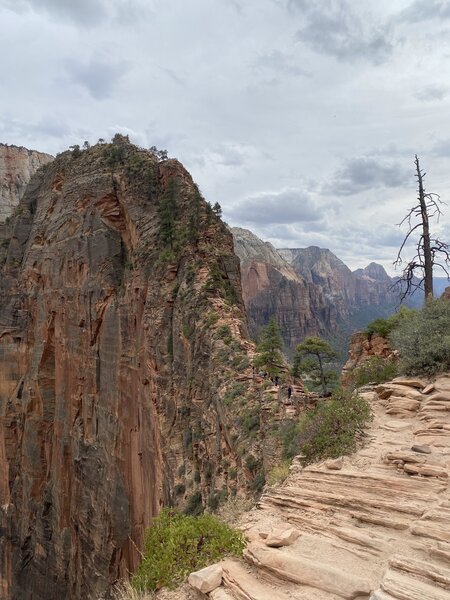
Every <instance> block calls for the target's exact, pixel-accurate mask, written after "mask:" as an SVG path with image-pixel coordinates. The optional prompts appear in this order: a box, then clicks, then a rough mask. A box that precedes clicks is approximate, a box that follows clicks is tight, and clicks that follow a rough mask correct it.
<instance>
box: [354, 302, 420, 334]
mask: <svg viewBox="0 0 450 600" xmlns="http://www.w3.org/2000/svg"><path fill="white" fill-rule="evenodd" d="M416 312H417V311H416V310H414V309H412V308H407V307H406V306H402V307H400V310H399V311H398V312H396V313H394V314H393V315H391V316H390V317H388V318H387V319H383V318H381V317H380V318H379V319H375V320H374V321H372V322H371V323H369V324H368V325H367V327H366V329H365V333H366V334H367V336H368V337H369V338H371V337H372V335H374V334H378V335H381V336H382V337H388V336H389V334H390V333H391V332H392V331H394V330H395V329H396V328H397V327H399V326H400V325H401V324H402V323H403V322H405V321H408V319H409V318H410V317H412V316H413V315H414V314H416Z"/></svg>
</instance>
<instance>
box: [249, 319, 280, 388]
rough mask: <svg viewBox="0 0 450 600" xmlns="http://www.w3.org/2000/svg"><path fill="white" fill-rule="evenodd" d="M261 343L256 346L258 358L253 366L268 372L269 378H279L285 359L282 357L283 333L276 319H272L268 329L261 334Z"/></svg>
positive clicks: (264, 328) (256, 357)
mask: <svg viewBox="0 0 450 600" xmlns="http://www.w3.org/2000/svg"><path fill="white" fill-rule="evenodd" d="M258 337H259V342H258V345H257V346H256V352H257V354H256V356H255V358H254V360H253V364H254V366H255V367H256V368H262V369H265V371H267V373H268V374H269V377H277V376H279V375H280V373H281V367H282V365H283V359H282V357H281V353H280V350H281V347H282V341H281V333H280V328H279V327H278V325H277V323H276V321H275V319H271V320H270V321H269V324H268V325H266V327H263V328H262V329H261V331H260V333H259V336H258Z"/></svg>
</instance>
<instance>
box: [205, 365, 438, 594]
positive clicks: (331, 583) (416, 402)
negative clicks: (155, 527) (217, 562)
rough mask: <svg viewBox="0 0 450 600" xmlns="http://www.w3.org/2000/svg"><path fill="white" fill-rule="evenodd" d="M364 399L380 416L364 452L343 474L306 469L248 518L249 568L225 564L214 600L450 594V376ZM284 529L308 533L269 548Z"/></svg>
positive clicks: (401, 383) (322, 467) (345, 463)
mask: <svg viewBox="0 0 450 600" xmlns="http://www.w3.org/2000/svg"><path fill="white" fill-rule="evenodd" d="M424 386H425V387H424ZM364 395H365V396H366V398H367V400H368V401H369V402H370V403H371V405H372V409H373V411H374V416H375V418H374V421H373V424H372V426H371V428H370V430H369V432H368V437H367V441H366V444H365V445H364V447H362V448H361V449H360V450H358V451H357V452H356V453H355V454H353V455H352V456H349V457H344V458H343V459H342V461H341V463H342V464H340V465H339V468H338V469H336V467H335V465H333V464H332V465H330V462H334V461H324V462H322V463H317V464H313V465H309V466H308V467H305V468H303V469H302V468H301V466H299V464H298V463H297V462H294V464H293V466H292V467H291V473H290V475H289V477H288V479H287V480H286V481H285V482H284V483H283V484H282V485H281V486H279V487H275V488H272V489H270V490H268V491H267V492H266V493H265V494H264V495H263V496H262V498H261V502H260V504H259V508H258V509H257V510H254V511H252V512H251V513H249V515H248V516H247V517H246V518H245V520H244V525H243V528H244V530H245V532H246V535H247V537H248V538H249V543H248V546H247V549H246V550H245V560H246V563H247V564H246V565H245V563H244V562H243V561H237V560H226V561H224V562H222V563H221V566H222V569H223V586H222V587H221V588H218V589H216V590H215V591H214V592H212V594H211V598H213V599H215V598H220V599H225V598H226V599H228V600H232V599H234V598H242V597H244V598H246V599H247V600H261V599H267V600H287V599H288V598H296V599H301V600H369V599H370V600H425V599H427V600H448V599H449V598H450V568H449V560H450V533H449V532H450V509H449V507H450V487H449V471H450V462H449V450H448V448H449V443H450V414H449V410H448V408H449V406H450V376H448V375H447V376H441V377H439V378H438V379H437V380H436V381H435V382H434V384H433V385H431V386H430V385H426V382H424V381H421V380H415V379H404V378H402V379H400V378H398V379H396V380H394V381H392V382H389V383H387V384H383V385H382V386H379V387H378V388H376V389H372V390H371V391H367V392H364ZM401 403H403V404H401ZM406 403H408V406H407V407H406ZM393 409H394V412H393ZM274 528H275V529H283V528H291V529H295V530H296V532H297V534H298V535H297V536H295V535H294V536H293V539H292V540H291V543H289V544H288V545H286V546H281V547H279V548H269V547H267V544H266V542H265V539H267V535H268V534H267V532H268V531H271V530H273V529H274ZM221 594H222V595H221Z"/></svg>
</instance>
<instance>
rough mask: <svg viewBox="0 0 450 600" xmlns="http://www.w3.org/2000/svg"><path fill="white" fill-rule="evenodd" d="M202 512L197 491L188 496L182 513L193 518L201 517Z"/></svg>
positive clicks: (199, 494)
mask: <svg viewBox="0 0 450 600" xmlns="http://www.w3.org/2000/svg"><path fill="white" fill-rule="evenodd" d="M202 512H203V502H202V493H201V492H200V491H199V490H198V491H197V492H194V493H193V494H192V496H189V498H188V501H187V504H186V508H185V509H184V513H185V514H186V515H192V516H194V517H196V516H198V515H201V514H202Z"/></svg>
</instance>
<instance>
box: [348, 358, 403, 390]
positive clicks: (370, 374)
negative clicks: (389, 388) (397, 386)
mask: <svg viewBox="0 0 450 600" xmlns="http://www.w3.org/2000/svg"><path fill="white" fill-rule="evenodd" d="M397 373H398V364H397V361H395V360H392V359H389V358H383V357H382V356H371V357H369V358H368V359H367V360H365V361H364V362H363V363H362V364H361V365H360V366H359V367H356V368H355V369H353V370H352V371H351V373H350V381H351V382H352V384H353V386H354V387H360V386H361V385H366V384H367V383H383V382H384V381H389V379H393V378H394V377H395V376H396V375H397Z"/></svg>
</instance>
